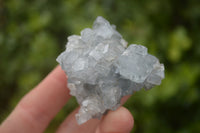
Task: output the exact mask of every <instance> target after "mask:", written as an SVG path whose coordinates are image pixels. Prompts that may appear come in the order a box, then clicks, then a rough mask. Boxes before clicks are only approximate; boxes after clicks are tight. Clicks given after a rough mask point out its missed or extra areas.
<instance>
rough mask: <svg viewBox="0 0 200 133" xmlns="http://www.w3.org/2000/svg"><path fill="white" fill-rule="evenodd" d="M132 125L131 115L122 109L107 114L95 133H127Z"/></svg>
mask: <svg viewBox="0 0 200 133" xmlns="http://www.w3.org/2000/svg"><path fill="white" fill-rule="evenodd" d="M133 125H134V120H133V117H132V114H131V113H130V112H129V111H128V109H126V108H124V107H120V108H118V109H117V110H116V111H109V113H108V114H107V115H106V116H105V117H104V118H103V119H102V121H101V123H100V125H99V126H98V128H97V130H96V133H112V132H117V133H129V132H130V131H131V130H132V128H133Z"/></svg>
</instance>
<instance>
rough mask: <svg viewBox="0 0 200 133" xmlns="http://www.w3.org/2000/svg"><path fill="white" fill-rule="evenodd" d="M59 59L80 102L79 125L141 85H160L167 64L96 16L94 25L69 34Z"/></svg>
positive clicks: (149, 87)
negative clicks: (79, 32)
mask: <svg viewBox="0 0 200 133" xmlns="http://www.w3.org/2000/svg"><path fill="white" fill-rule="evenodd" d="M57 61H58V62H59V63H60V65H61V67H62V69H63V70H64V71H65V73H66V74H67V77H68V85H67V86H68V88H69V89H70V94H71V95H73V96H75V97H76V99H77V101H78V103H79V104H80V106H81V107H80V110H79V112H78V114H76V119H77V121H78V124H82V123H84V122H86V121H87V120H89V119H91V118H101V116H102V115H103V114H105V113H106V112H107V111H108V110H115V109H117V108H118V107H119V106H120V100H121V98H122V97H123V96H125V95H130V94H132V93H133V92H135V91H139V90H140V89H142V88H145V89H151V88H152V87H153V86H155V85H160V84H161V80H162V79H163V78H164V65H163V64H160V63H159V60H158V59H157V58H156V57H155V56H152V55H150V54H148V52H147V48H146V47H144V46H142V45H136V44H131V45H129V46H128V47H127V42H126V41H125V40H124V39H123V38H122V36H121V35H120V34H119V33H118V32H117V31H116V29H115V26H114V25H110V23H109V22H108V21H107V20H105V19H104V18H103V17H97V19H96V20H95V22H94V24H93V28H92V29H90V28H86V29H84V30H82V31H81V35H80V36H78V35H72V36H69V37H68V42H67V44H66V50H65V51H64V52H63V53H61V54H60V55H59V56H58V58H57Z"/></svg>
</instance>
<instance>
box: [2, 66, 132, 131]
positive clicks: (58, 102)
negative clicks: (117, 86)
mask: <svg viewBox="0 0 200 133" xmlns="http://www.w3.org/2000/svg"><path fill="white" fill-rule="evenodd" d="M66 84H67V79H66V76H65V73H64V71H62V69H61V67H60V66H57V67H56V68H55V69H54V70H53V71H52V72H51V73H50V74H49V75H48V76H47V77H46V78H45V79H44V80H43V81H42V82H41V83H40V84H39V85H37V86H36V87H35V88H34V89H33V90H31V91H30V92H29V93H28V94H26V95H25V96H24V97H23V98H22V99H21V100H20V102H19V103H18V105H17V106H16V107H15V109H14V110H13V111H12V113H11V114H10V115H9V116H8V117H7V119H6V120H5V121H4V122H3V123H2V124H1V126H0V133H42V132H44V131H45V129H46V128H47V126H48V124H49V123H50V122H51V120H52V119H53V118H54V117H55V116H56V114H57V113H58V112H59V111H60V110H61V109H62V107H63V106H64V105H65V104H66V103H67V101H68V100H69V99H70V95H69V89H68V88H67V87H66ZM127 99H128V97H124V98H123V99H122V104H123V103H124V102H125V101H126V100H127ZM77 111H78V108H77V109H75V110H74V111H73V112H72V113H71V114H70V115H69V116H67V118H66V119H65V120H64V121H63V122H62V123H61V124H60V126H59V128H58V129H57V131H56V132H57V133H129V132H130V131H131V129H132V128H133V124H134V121H133V117H132V115H131V113H130V112H129V111H128V110H127V109H126V108H124V107H119V108H118V109H117V110H116V111H109V112H108V114H107V115H105V116H104V117H103V118H102V119H101V120H98V119H91V120H89V121H87V122H86V123H84V124H82V125H78V124H77V122H76V119H75V114H76V112H77Z"/></svg>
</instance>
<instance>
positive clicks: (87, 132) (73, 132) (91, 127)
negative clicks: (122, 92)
mask: <svg viewBox="0 0 200 133" xmlns="http://www.w3.org/2000/svg"><path fill="white" fill-rule="evenodd" d="M129 97H130V96H125V97H123V98H122V100H121V104H124V103H125V102H126V101H127V99H128V98H129ZM78 110H79V108H77V109H76V110H75V111H73V112H72V113H71V114H70V115H69V116H68V117H67V118H66V119H65V120H64V121H63V122H62V124H61V125H60V126H59V128H58V130H57V133H65V132H70V133H80V132H83V133H94V132H95V130H96V128H97V126H98V124H99V123H100V120H98V119H91V120H89V121H87V122H86V123H84V124H82V125H78V124H77V121H76V119H75V114H76V113H77V112H78Z"/></svg>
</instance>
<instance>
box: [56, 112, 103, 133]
mask: <svg viewBox="0 0 200 133" xmlns="http://www.w3.org/2000/svg"><path fill="white" fill-rule="evenodd" d="M78 110H79V108H77V109H75V110H74V111H73V112H72V113H71V114H70V115H69V116H68V117H67V118H66V119H65V121H64V122H63V123H62V124H61V125H60V127H59V128H58V130H57V133H94V132H95V130H96V127H97V125H98V124H99V123H100V120H98V119H90V120H89V121H87V122H86V123H84V124H82V125H78V124H77V121H76V119H75V114H76V113H77V112H78Z"/></svg>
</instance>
